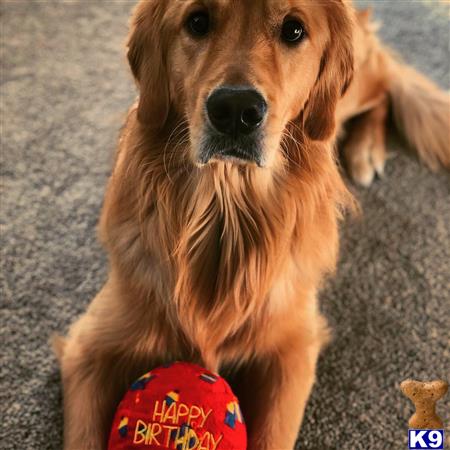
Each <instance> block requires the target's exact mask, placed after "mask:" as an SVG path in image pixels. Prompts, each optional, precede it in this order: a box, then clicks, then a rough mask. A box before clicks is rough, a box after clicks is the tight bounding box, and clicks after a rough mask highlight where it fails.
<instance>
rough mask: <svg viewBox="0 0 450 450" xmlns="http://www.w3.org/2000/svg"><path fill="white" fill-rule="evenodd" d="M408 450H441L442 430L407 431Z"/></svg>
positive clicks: (442, 442) (442, 446)
mask: <svg viewBox="0 0 450 450" xmlns="http://www.w3.org/2000/svg"><path fill="white" fill-rule="evenodd" d="M408 448H409V449H410V450H421V449H427V450H431V449H434V450H443V448H444V430H408Z"/></svg>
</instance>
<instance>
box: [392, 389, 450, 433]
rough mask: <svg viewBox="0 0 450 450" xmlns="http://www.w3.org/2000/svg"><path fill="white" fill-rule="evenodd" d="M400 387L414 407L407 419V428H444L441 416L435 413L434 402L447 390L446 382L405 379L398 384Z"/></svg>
mask: <svg viewBox="0 0 450 450" xmlns="http://www.w3.org/2000/svg"><path fill="white" fill-rule="evenodd" d="M400 389H401V390H402V392H403V393H404V394H405V395H406V396H407V397H408V398H409V399H410V400H411V401H412V402H413V403H414V406H415V407H416V411H415V413H414V414H413V415H412V416H411V418H410V419H409V422H408V425H409V428H415V429H419V430H430V429H441V428H444V424H443V423H442V420H441V418H440V417H439V416H438V415H437V414H436V402H437V401H438V400H439V399H440V398H442V397H443V396H444V395H445V393H446V392H447V389H448V383H447V382H445V381H442V380H438V381H429V382H421V381H414V380H405V381H403V382H402V383H401V384H400Z"/></svg>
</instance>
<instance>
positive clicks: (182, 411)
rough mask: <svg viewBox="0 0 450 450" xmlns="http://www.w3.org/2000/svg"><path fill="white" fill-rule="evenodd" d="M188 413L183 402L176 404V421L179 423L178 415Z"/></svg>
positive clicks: (182, 415) (181, 415)
mask: <svg viewBox="0 0 450 450" xmlns="http://www.w3.org/2000/svg"><path fill="white" fill-rule="evenodd" d="M188 414H189V407H188V406H187V405H185V404H184V403H180V404H179V405H178V414H177V420H176V423H180V417H184V416H187V415H188Z"/></svg>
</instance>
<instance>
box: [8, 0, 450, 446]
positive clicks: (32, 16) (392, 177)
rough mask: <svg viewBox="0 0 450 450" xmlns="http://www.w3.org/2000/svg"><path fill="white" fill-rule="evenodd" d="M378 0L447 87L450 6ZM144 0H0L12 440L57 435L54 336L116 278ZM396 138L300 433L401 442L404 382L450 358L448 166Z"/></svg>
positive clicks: (346, 229) (341, 274) (341, 442)
mask: <svg viewBox="0 0 450 450" xmlns="http://www.w3.org/2000/svg"><path fill="white" fill-rule="evenodd" d="M372 3H373V4H374V5H375V9H376V15H377V16H378V17H379V18H380V19H381V20H382V21H383V22H384V26H383V27H382V30H381V35H382V37H383V39H385V40H386V41H388V42H390V43H391V44H392V45H393V46H394V47H395V48H397V49H398V50H399V51H400V53H402V54H403V55H404V57H405V58H406V59H407V60H409V61H410V62H411V63H413V64H415V65H416V66H417V67H418V68H420V69H421V70H423V71H425V72H427V73H428V74H429V75H430V76H431V77H432V78H434V79H435V80H436V81H437V82H439V83H440V84H441V85H442V86H443V87H445V88H449V86H450V80H449V78H448V76H449V73H450V67H449V61H450V55H449V47H448V43H449V11H448V6H443V4H442V3H438V2H430V1H429V2H418V1H414V2H413V1H386V2H380V1H377V2H372ZM132 4H133V2H124V1H85V2H76V1H75V2H57V1H45V2H28V1H9V2H5V1H2V2H1V28H0V33H1V55H0V59H1V133H2V145H1V170H2V174H1V176H2V197H1V275H0V276H1V311H0V314H1V322H0V342H1V365H0V381H1V388H0V417H1V425H0V448H1V449H21V450H25V449H59V448H61V442H62V441H61V439H62V435H61V431H62V410H61V386H60V379H59V374H58V368H57V364H56V361H55V358H54V356H53V355H52V353H51V350H50V348H49V346H48V344H47V339H48V337H49V335H50V334H51V333H52V332H54V331H59V332H61V331H65V330H67V327H68V325H69V324H70V323H71V322H72V321H73V320H74V319H75V318H76V317H77V315H79V314H80V313H81V312H82V311H83V310H84V309H85V307H86V305H87V304H88V302H89V301H90V299H91V298H92V297H93V296H94V294H95V293H96V292H97V291H98V289H99V288H100V286H101V285H102V283H103V282H104V280H105V276H106V259H105V255H104V253H103V252H102V250H101V248H100V247H99V245H98V244H97V241H96V238H95V225H96V222H97V218H98V213H99V208H100V205H101V202H102V196H103V191H104V186H105V182H106V180H107V176H108V174H109V172H110V170H111V163H112V153H113V150H114V146H115V143H116V138H117V135H118V130H119V127H120V125H121V122H122V119H123V117H124V112H125V111H126V109H127V106H128V105H129V104H130V102H131V101H132V99H133V98H134V95H135V92H134V87H133V83H132V80H131V78H130V76H129V74H128V70H127V67H126V64H125V58H124V52H123V43H124V39H125V35H126V30H127V28H126V24H127V18H128V14H129V11H130V9H131V6H132ZM389 145H390V150H391V152H392V157H391V159H390V161H389V164H388V165H387V173H386V177H385V179H384V180H382V181H377V182H376V183H375V184H374V185H373V186H372V187H371V188H370V189H367V190H365V189H356V188H354V190H355V192H356V195H357V196H358V198H359V199H360V201H361V204H362V207H363V210H364V216H363V218H362V219H361V220H348V221H347V222H346V223H345V224H344V225H343V227H342V257H341V263H340V266H339V271H338V273H337V276H336V278H335V279H333V280H330V282H329V283H328V284H327V287H326V289H325V291H324V292H323V294H322V305H323V310H324V312H325V314H326V316H327V317H328V318H329V320H330V322H331V324H332V326H333V328H334V335H335V339H334V341H333V342H332V344H331V345H330V346H329V347H328V349H327V350H326V351H325V353H324V354H323V356H322V358H321V361H320V365H319V371H318V380H317V384H316V386H315V389H314V392H313V395H312V399H311V402H310V404H309V406H308V408H307V412H306V419H305V423H304V427H303V430H302V433H301V435H300V438H299V448H304V449H310V450H327V449H330V450H331V449H337V448H339V449H340V450H354V449H380V450H384V449H401V448H405V442H406V429H407V427H406V421H407V419H408V417H409V415H410V414H411V411H412V407H411V405H410V404H409V403H408V401H407V399H405V398H403V396H402V395H401V394H400V392H399V390H398V384H399V382H400V381H402V380H403V379H405V378H406V377H416V378H424V379H429V378H434V377H445V376H448V374H449V372H450V356H449V323H450V306H449V305H450V267H449V265H450V176H449V175H448V174H446V173H440V174H436V175H435V174H431V173H430V172H429V171H428V170H427V169H426V168H424V167H422V166H421V165H420V164H419V163H418V162H417V160H416V159H415V157H414V156H410V154H408V153H407V152H405V151H404V150H402V149H403V147H404V145H403V144H402V143H401V141H400V140H398V139H391V141H390V144H389ZM299 376H301V374H299ZM447 406H448V403H447ZM292 408H295V404H294V405H292ZM440 411H441V413H442V415H443V417H444V418H445V419H446V420H447V424H448V425H450V414H449V408H447V409H445V404H444V403H442V404H441V407H440Z"/></svg>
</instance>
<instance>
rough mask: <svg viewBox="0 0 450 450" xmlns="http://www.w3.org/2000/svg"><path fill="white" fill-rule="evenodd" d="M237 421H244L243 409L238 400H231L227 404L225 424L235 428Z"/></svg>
mask: <svg viewBox="0 0 450 450" xmlns="http://www.w3.org/2000/svg"><path fill="white" fill-rule="evenodd" d="M236 421H237V422H240V423H244V418H243V416H242V412H241V409H240V408H239V404H238V403H237V402H230V403H228V404H227V411H226V413H225V424H226V425H228V426H229V427H230V428H232V429H233V430H234V427H235V426H236Z"/></svg>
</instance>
